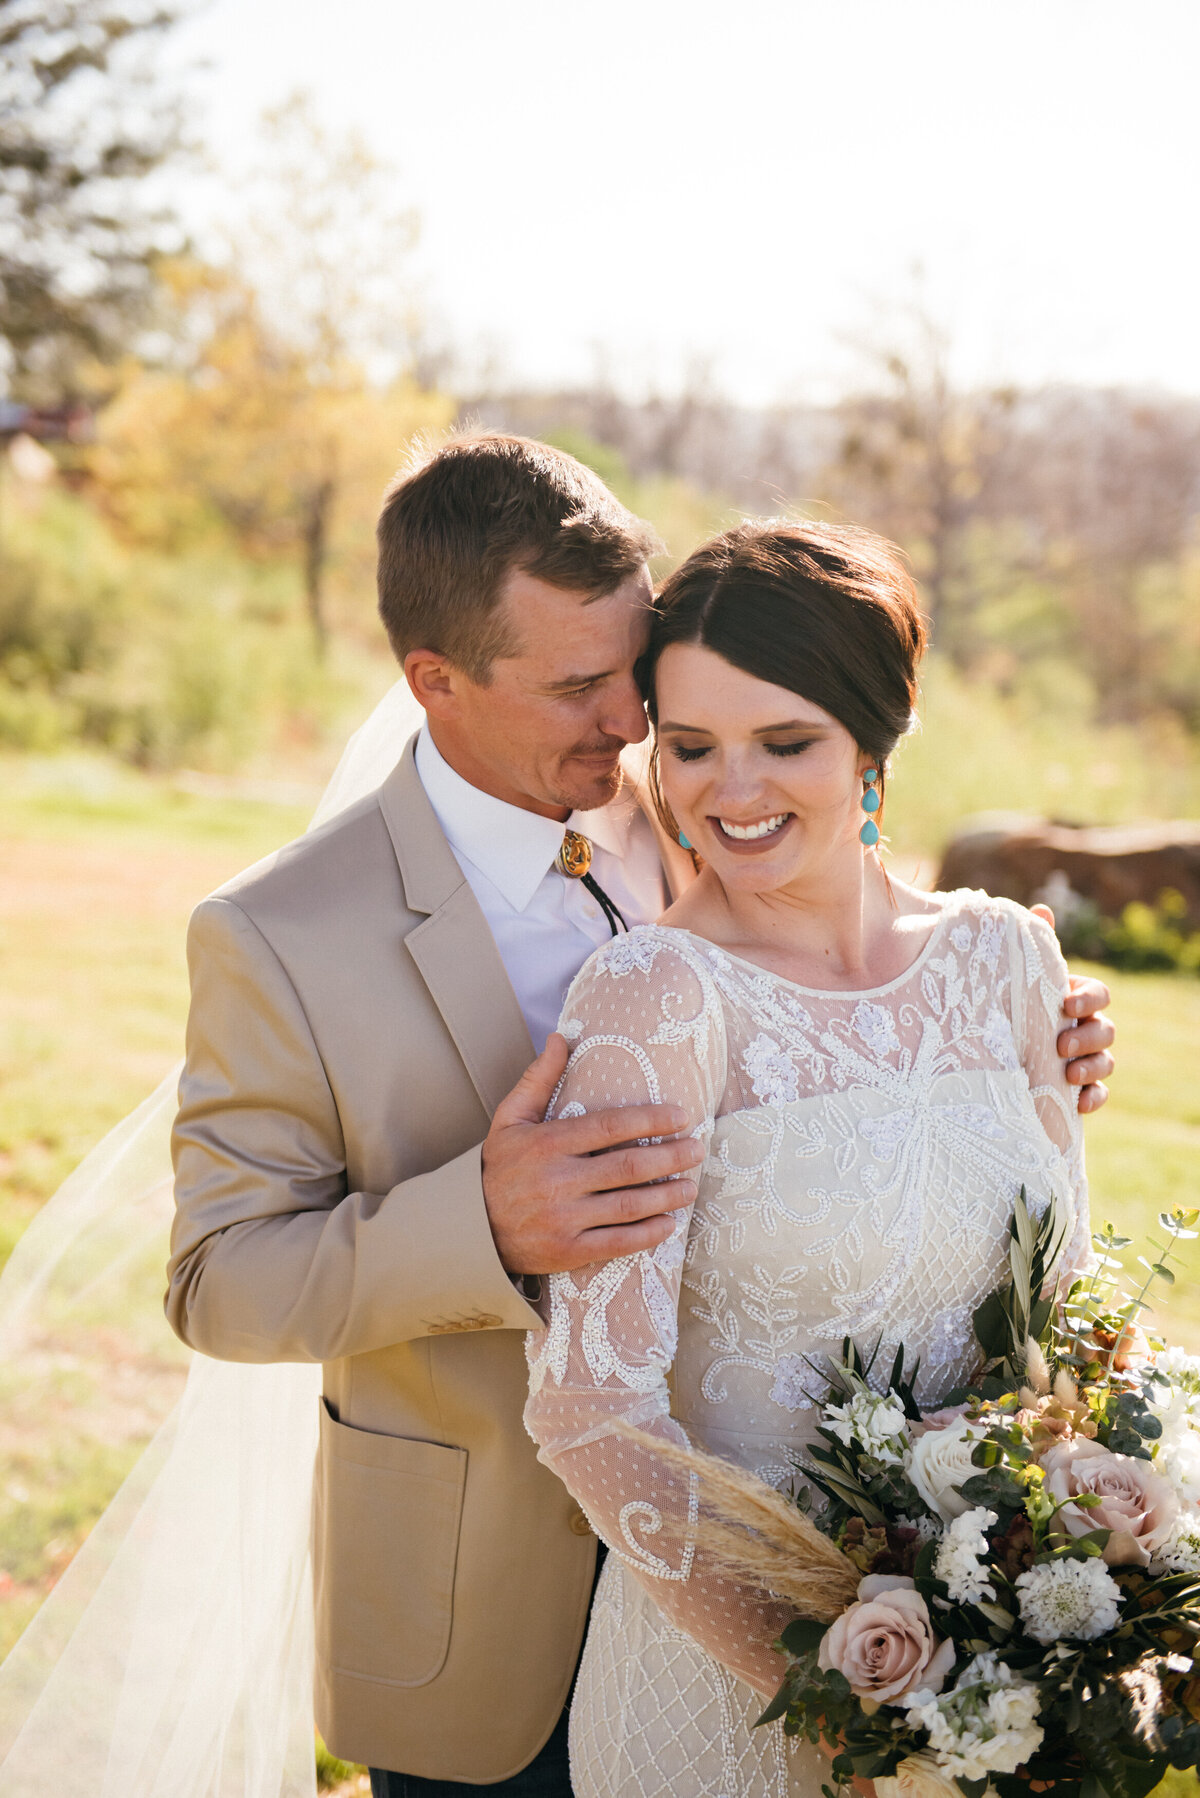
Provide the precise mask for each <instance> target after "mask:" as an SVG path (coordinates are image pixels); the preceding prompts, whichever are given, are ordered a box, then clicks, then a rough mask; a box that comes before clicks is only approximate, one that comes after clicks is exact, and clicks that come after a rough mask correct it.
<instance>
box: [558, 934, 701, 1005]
mask: <svg viewBox="0 0 1200 1798" xmlns="http://www.w3.org/2000/svg"><path fill="white" fill-rule="evenodd" d="M707 947H708V945H706V944H703V943H702V942H701V941H700V940H699V939H698V938H696V937H693V936H692V935H691V934H690V933H689V932H687V931H683V930H677V929H674V928H672V927H671V926H669V925H665V924H638V925H635V926H634V928H633V929H632V930H628V931H622V932H621V934H620V935H619V936H615V937H613V939H612V941H611V942H608V943H605V944H604V946H603V947H602V948H600V949H597V950H595V952H594V953H593V954H592V955H590V956H589V957H588V959H587V961H585V962H584V964H583V967H582V968H581V969H580V971H579V973H578V974H577V975H576V976H575V979H574V980H573V981H572V982H571V988H570V991H569V992H568V994H567V1000H566V1006H565V1007H564V1016H565V1015H566V1013H567V1012H569V1011H571V1010H572V1009H575V1010H578V1009H579V1008H580V1007H581V1006H588V1007H594V1006H595V1005H597V1004H602V1005H605V1006H608V1007H612V1006H619V1007H620V1008H621V1009H622V1010H625V1011H629V1010H632V1009H634V1008H636V1007H637V1006H638V1005H639V1003H645V1002H648V1001H649V1000H651V999H652V998H655V999H656V998H659V997H661V996H662V995H664V994H666V993H670V994H671V995H672V999H673V1001H674V1002H675V1003H678V1004H681V1005H684V1006H686V1005H687V1003H688V1001H689V1000H690V999H694V1000H695V1001H697V1002H699V1003H704V1002H707V1001H708V1000H710V999H711V998H712V997H713V987H712V970H711V967H710V964H709V960H708V957H707V956H706V955H705V953H704V950H705V949H706V948H707Z"/></svg>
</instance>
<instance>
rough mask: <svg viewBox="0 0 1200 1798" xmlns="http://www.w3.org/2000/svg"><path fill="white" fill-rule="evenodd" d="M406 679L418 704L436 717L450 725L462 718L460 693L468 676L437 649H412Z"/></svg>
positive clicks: (405, 665) (406, 663)
mask: <svg viewBox="0 0 1200 1798" xmlns="http://www.w3.org/2000/svg"><path fill="white" fill-rule="evenodd" d="M404 678H405V680H406V681H407V682H408V684H409V687H410V688H411V690H412V696H413V698H414V699H415V700H416V701H417V704H418V705H420V706H423V707H424V708H425V710H426V711H427V712H428V713H430V715H431V716H432V717H434V718H441V719H444V720H445V721H446V722H447V723H450V722H451V721H452V720H454V719H455V718H457V717H458V710H459V707H458V689H459V687H460V685H461V683H462V681H463V680H464V679H465V676H464V675H463V672H462V669H461V668H455V667H453V666H452V664H451V663H449V662H448V661H447V660H446V658H445V656H443V655H441V654H440V653H439V652H438V651H437V650H436V649H410V650H409V652H408V654H407V655H406V656H405V658H404Z"/></svg>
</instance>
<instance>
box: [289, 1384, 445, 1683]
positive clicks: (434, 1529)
mask: <svg viewBox="0 0 1200 1798" xmlns="http://www.w3.org/2000/svg"><path fill="white" fill-rule="evenodd" d="M466 1475H467V1451H466V1449H465V1448H445V1447H443V1446H442V1445H441V1444H440V1443H437V1442H416V1441H413V1440H411V1439H410V1438H408V1437H404V1436H381V1435H379V1434H378V1433H377V1432H376V1431H374V1430H356V1429H352V1428H351V1427H350V1426H348V1425H347V1424H344V1423H338V1422H336V1421H335V1419H334V1418H333V1417H332V1416H331V1415H330V1413H329V1409H328V1406H327V1405H326V1403H325V1401H324V1400H322V1402H321V1446H320V1457H319V1468H318V1477H317V1492H316V1507H315V1511H314V1519H313V1521H314V1545H313V1546H314V1552H315V1558H316V1572H317V1581H316V1585H317V1644H318V1652H319V1653H320V1655H321V1658H322V1660H324V1661H325V1663H326V1665H327V1666H328V1667H329V1668H330V1669H331V1670H332V1671H333V1672H336V1673H343V1674H349V1675H350V1676H351V1677H353V1678H357V1679H373V1680H378V1681H380V1682H382V1683H385V1684H388V1685H395V1686H423V1685H426V1684H427V1683H428V1682H429V1681H430V1680H431V1679H433V1678H434V1677H435V1676H436V1675H437V1674H438V1673H439V1672H440V1671H441V1668H442V1665H443V1663H444V1662H445V1659H446V1653H447V1650H448V1649H449V1646H450V1623H451V1618H452V1615H453V1610H454V1571H455V1566H456V1563H457V1560H458V1532H459V1525H460V1522H461V1520H462V1505H463V1489H464V1486H465V1484H466Z"/></svg>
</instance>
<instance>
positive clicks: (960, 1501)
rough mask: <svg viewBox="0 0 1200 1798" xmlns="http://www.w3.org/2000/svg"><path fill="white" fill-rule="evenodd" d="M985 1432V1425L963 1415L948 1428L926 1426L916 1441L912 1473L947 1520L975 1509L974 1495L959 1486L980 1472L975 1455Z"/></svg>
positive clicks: (932, 1505) (924, 1494) (930, 1503)
mask: <svg viewBox="0 0 1200 1798" xmlns="http://www.w3.org/2000/svg"><path fill="white" fill-rule="evenodd" d="M983 1435H984V1432H983V1431H982V1430H981V1429H978V1428H975V1427H973V1426H972V1425H971V1424H970V1423H969V1422H968V1420H967V1419H966V1418H965V1417H959V1418H957V1419H956V1420H955V1421H954V1422H953V1423H951V1424H948V1425H947V1426H946V1428H945V1429H944V1430H926V1431H925V1433H924V1434H923V1435H921V1436H918V1437H917V1439H916V1441H915V1442H914V1443H913V1445H912V1449H911V1451H910V1453H909V1457H908V1468H907V1471H908V1477H909V1479H910V1480H911V1481H912V1483H913V1485H914V1486H915V1487H916V1489H917V1491H918V1492H919V1493H920V1494H921V1497H922V1498H923V1499H924V1500H925V1503H926V1504H927V1505H928V1506H929V1508H930V1510H931V1511H936V1512H937V1514H938V1516H939V1517H940V1518H941V1520H942V1522H943V1523H949V1522H950V1520H951V1518H952V1517H961V1516H962V1514H963V1512H964V1511H969V1510H970V1509H971V1501H970V1499H969V1498H964V1497H963V1496H962V1494H961V1493H960V1492H957V1491H955V1487H957V1486H961V1485H962V1484H963V1482H964V1481H965V1480H969V1479H971V1478H972V1476H973V1475H974V1474H977V1473H978V1472H979V1469H978V1467H976V1466H975V1465H974V1463H973V1462H972V1460H971V1455H972V1453H973V1451H974V1448H975V1444H976V1443H977V1442H982V1440H983Z"/></svg>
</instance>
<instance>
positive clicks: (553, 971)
mask: <svg viewBox="0 0 1200 1798" xmlns="http://www.w3.org/2000/svg"><path fill="white" fill-rule="evenodd" d="M417 773H418V775H419V776H420V779H421V785H422V786H423V787H424V789H425V792H426V794H427V795H428V798H429V803H430V804H431V805H432V807H433V809H434V812H435V813H436V814H437V820H438V823H439V824H440V825H441V827H442V829H443V830H444V831H445V833H446V841H447V842H448V843H449V845H450V847H451V849H452V850H453V851H454V855H455V859H456V860H457V862H458V865H459V867H460V868H461V869H462V871H463V873H464V874H465V875H466V877H467V880H468V882H469V883H470V887H471V891H472V892H473V893H474V895H475V897H476V899H477V900H478V901H479V905H480V909H481V910H482V912H483V915H484V917H485V918H486V919H487V921H488V924H489V926H490V928H491V932H492V935H493V936H494V937H495V939H496V947H497V948H498V949H499V951H500V959H501V961H502V962H503V963H504V967H505V971H506V973H507V974H508V977H509V979H510V981H511V982H512V986H513V991H514V992H515V993H516V995H517V1002H518V1004H519V1005H520V1007H521V1010H522V1012H523V1013H524V1015H525V1022H526V1023H527V1024H528V1026H529V1034H530V1036H531V1037H532V1038H533V1045H534V1048H535V1049H536V1050H537V1051H538V1053H539V1054H540V1053H541V1051H542V1049H544V1048H545V1046H546V1038H547V1037H548V1036H549V1034H550V1032H551V1031H552V1030H554V1029H556V1028H557V1026H558V1017H559V1013H560V1012H561V1010H562V1003H563V1000H564V999H565V998H566V994H567V988H568V987H569V986H570V984H571V982H572V980H574V978H575V976H576V974H578V972H579V970H580V968H581V967H582V966H583V964H584V962H585V961H586V960H587V958H588V956H589V955H590V954H591V953H592V950H593V949H598V948H599V947H600V945H601V944H602V943H607V942H608V941H609V938H610V936H611V934H612V933H611V930H610V928H609V924H608V920H607V918H606V917H605V916H604V913H603V912H602V911H601V909H600V907H599V906H598V905H597V904H596V901H595V900H594V899H593V898H592V895H591V894H590V893H589V892H588V890H587V888H586V887H585V886H584V884H583V882H582V881H581V880H569V879H567V877H566V876H565V875H563V874H560V873H559V872H558V870H557V869H556V868H555V866H554V858H555V856H556V855H557V854H558V852H559V849H560V848H561V847H562V840H563V837H564V835H565V834H566V832H567V831H568V830H577V831H579V832H580V833H581V834H582V835H583V836H585V837H587V838H588V840H589V842H590V843H591V845H592V869H591V871H592V873H593V874H594V875H595V877H596V879H597V880H598V881H599V883H600V885H601V886H602V887H603V888H604V891H605V892H606V893H607V894H608V896H609V898H610V899H611V900H612V901H613V903H614V904H615V905H616V906H617V908H618V910H619V911H620V912H621V914H622V916H623V917H624V919H625V921H626V923H627V924H628V925H629V926H630V927H631V928H632V926H633V925H635V924H649V923H650V922H651V921H652V920H653V919H655V918H657V917H658V916H659V914H660V913H661V912H662V911H663V909H664V907H665V906H667V905H668V904H669V903H670V895H669V893H668V890H667V885H666V880H665V878H664V876H663V869H662V863H661V861H660V860H659V854H658V845H657V844H656V842H655V840H654V832H653V831H652V830H651V828H650V824H649V821H648V820H647V818H646V816H645V814H644V812H643V811H642V808H641V806H640V805H639V804H638V803H637V800H636V799H635V798H634V797H633V795H632V793H628V792H625V791H622V792H620V793H618V795H617V797H616V798H615V799H614V800H613V801H612V803H611V804H610V805H606V806H604V807H602V808H601V809H600V810H598V811H594V812H572V814H571V816H570V817H569V818H568V819H567V821H566V823H565V824H556V823H555V821H554V819H553V818H543V817H541V816H540V815H539V814H538V813H537V812H526V811H522V809H521V808H520V806H516V805H509V804H508V803H507V802H506V801H505V800H503V799H496V798H494V797H493V796H492V794H490V793H483V792H481V791H480V790H479V788H478V787H473V786H472V785H471V784H470V782H469V781H466V780H464V779H463V778H462V775H461V774H456V773H455V771H454V769H453V768H452V767H451V766H450V764H449V763H448V762H447V761H446V760H445V758H444V757H443V756H442V755H441V754H440V753H439V751H438V749H437V746H436V745H435V743H434V741H433V738H432V737H431V736H430V734H429V728H428V726H425V727H423V728H422V730H421V734H420V736H419V737H418V738H417Z"/></svg>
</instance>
